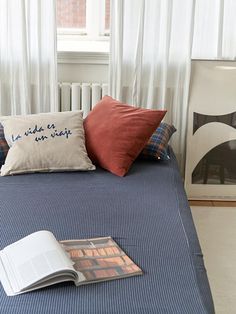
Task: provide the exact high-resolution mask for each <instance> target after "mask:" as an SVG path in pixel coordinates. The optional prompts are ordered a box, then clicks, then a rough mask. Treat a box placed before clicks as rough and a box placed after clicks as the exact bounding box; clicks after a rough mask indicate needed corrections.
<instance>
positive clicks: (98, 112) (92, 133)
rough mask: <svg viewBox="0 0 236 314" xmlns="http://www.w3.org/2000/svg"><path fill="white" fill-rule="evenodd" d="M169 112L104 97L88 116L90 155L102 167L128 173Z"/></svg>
mask: <svg viewBox="0 0 236 314" xmlns="http://www.w3.org/2000/svg"><path fill="white" fill-rule="evenodd" d="M165 113H166V110H150V109H141V108H137V107H133V106H129V105H127V104H124V103H121V102H119V101H117V100H115V99H113V98H112V97H110V96H105V97H103V99H102V100H101V101H100V102H99V103H98V104H97V105H96V106H95V107H94V109H93V110H92V111H91V112H90V113H89V115H88V116H87V118H86V119H85V120H84V130H85V139H86V147H87V152H88V155H89V157H90V158H91V160H92V161H93V162H94V163H95V164H97V165H100V166H101V167H102V168H104V169H106V170H108V171H110V172H112V173H114V174H116V175H118V176H124V175H125V174H126V173H127V172H128V170H129V168H130V166H131V165H132V163H133V161H134V160H135V159H136V157H137V156H138V155H139V153H140V152H141V151H142V149H143V147H144V146H145V144H146V143H147V141H148V140H149V138H150V137H151V135H152V134H153V132H154V131H155V130H156V128H157V127H158V125H159V124H160V122H161V120H162V119H163V117H164V116H165Z"/></svg>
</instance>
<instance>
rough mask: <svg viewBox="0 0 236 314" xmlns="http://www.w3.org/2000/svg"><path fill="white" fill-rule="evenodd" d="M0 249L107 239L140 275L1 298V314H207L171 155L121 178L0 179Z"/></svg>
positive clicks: (202, 274) (208, 303) (103, 174)
mask: <svg viewBox="0 0 236 314" xmlns="http://www.w3.org/2000/svg"><path fill="white" fill-rule="evenodd" d="M0 195H1V197H0V209H1V212H0V214H1V249H2V248H3V247H5V246H6V245H8V244H10V243H12V242H14V241H16V240H18V239H20V238H22V237H24V236H25V235H27V234H29V233H32V232H34V231H37V230H41V229H47V230H50V231H52V232H53V233H54V235H55V236H56V237H57V239H58V240H61V239H73V238H75V239H76V238H89V237H97V236H108V235H111V236H112V237H113V238H114V239H115V240H116V241H117V242H118V244H119V245H120V246H121V247H122V248H123V250H124V251H125V252H126V253H127V254H128V255H129V256H130V257H131V258H132V259H133V260H134V262H135V263H137V264H138V265H139V266H140V267H141V268H142V270H143V271H144V275H143V276H137V277H131V278H126V279H120V280H115V281H109V282H104V283H99V284H92V285H88V286H81V287H79V288H76V287H75V286H74V285H73V283H64V284H59V285H55V286H51V287H48V288H45V289H42V290H38V291H35V292H31V293H28V294H24V295H20V296H15V297H7V296H6V295H5V292H4V290H3V288H2V286H1V287H0V309H1V310H0V311H1V313H5V314H8V313H24V314H25V313H35V314H36V313H50V314H52V313H67V314H69V313H162V314H163V313H181V314H184V313H187V314H194V313H196V314H201V313H214V306H213V302H212V297H211V292H210V288H209V284H208V279H207V275H206V269H205V267H204V262H203V256H202V252H201V249H200V246H199V242H198V238H197V234H196V231H195V227H194V224H193V220H192V216H191V212H190V208H189V205H188V201H187V198H186V195H185V192H184V189H183V184H182V179H181V177H180V174H179V171H178V167H177V162H176V159H175V156H174V154H173V152H172V151H171V160H170V161H168V162H155V161H140V160H137V161H136V162H135V163H134V164H133V166H132V168H131V170H130V172H129V173H128V175H127V176H126V177H124V178H121V177H117V176H115V175H113V174H111V173H109V172H107V171H104V170H102V169H100V168H98V169H97V170H96V171H91V172H71V173H48V174H42V173H41V174H26V175H18V176H9V177H1V178H0Z"/></svg>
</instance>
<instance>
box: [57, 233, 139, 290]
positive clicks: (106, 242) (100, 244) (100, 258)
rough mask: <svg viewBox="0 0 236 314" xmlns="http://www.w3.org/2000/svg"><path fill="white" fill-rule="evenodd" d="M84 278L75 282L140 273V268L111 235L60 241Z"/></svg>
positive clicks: (94, 280) (75, 267)
mask: <svg viewBox="0 0 236 314" xmlns="http://www.w3.org/2000/svg"><path fill="white" fill-rule="evenodd" d="M60 243H61V244H62V246H63V248H64V250H65V251H66V252H67V253H68V254H69V255H70V258H71V259H72V260H73V262H74V265H73V266H74V269H75V270H76V271H78V272H80V273H82V274H83V276H84V277H85V280H84V281H83V282H82V281H80V282H77V284H82V283H90V282H97V281H104V280H110V279H117V278H122V277H128V276H133V275H141V274H142V270H141V269H140V268H139V267H138V266H137V265H136V264H135V263H134V262H133V261H132V260H131V259H130V258H129V257H128V256H127V255H126V254H125V253H124V252H123V251H122V249H121V248H120V247H119V246H118V244H117V243H116V242H115V241H114V240H113V239H112V238H111V237H104V238H95V239H86V240H69V241H60Z"/></svg>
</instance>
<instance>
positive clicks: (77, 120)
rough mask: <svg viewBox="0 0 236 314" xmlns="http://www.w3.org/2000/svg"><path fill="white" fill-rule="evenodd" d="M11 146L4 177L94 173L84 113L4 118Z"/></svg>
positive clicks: (1, 119)
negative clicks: (75, 172) (63, 172)
mask: <svg viewBox="0 0 236 314" xmlns="http://www.w3.org/2000/svg"><path fill="white" fill-rule="evenodd" d="M0 122H1V123H2V124H3V126H4V133H5V138H6V141H7V143H8V145H9V146H10V149H9V152H8V154H7V158H6V160H5V164H4V165H3V166H2V168H1V176H6V175H11V174H18V173H25V172H45V171H46V172H47V171H74V170H94V169H95V167H94V165H93V164H92V162H91V161H90V159H89V158H88V155H87V151H86V148H85V139H84V128H83V114H82V112H81V111H74V112H73V111H68V112H59V113H41V114H34V115H33V114H32V115H25V116H12V117H10V116H9V117H0Z"/></svg>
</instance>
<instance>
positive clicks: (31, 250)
mask: <svg viewBox="0 0 236 314" xmlns="http://www.w3.org/2000/svg"><path fill="white" fill-rule="evenodd" d="M141 274H142V270H141V269H140V268H139V267H138V266H137V265H135V264H134V262H133V261H132V260H131V259H130V258H129V257H128V256H127V255H126V254H125V253H124V252H123V251H122V250H121V248H120V247H119V246H118V245H117V243H116V242H115V241H114V240H113V239H112V238H111V237H104V238H94V239H85V240H68V241H60V242H58V241H57V240H56V238H55V237H54V235H53V234H52V233H51V232H49V231H46V230H42V231H38V232H35V233H32V234H30V235H28V236H27V237H25V238H23V239H21V240H19V241H17V242H15V243H13V244H11V245H8V246H7V247H5V248H4V249H3V250H2V251H0V280H1V282H2V285H3V287H4V289H5V291H6V293H7V295H9V296H12V295H17V294H20V293H24V292H28V291H31V290H35V289H40V288H43V287H46V286H49V285H53V284H56V283H59V282H64V281H74V283H75V285H77V286H79V285H83V284H89V283H94V282H99V281H106V280H111V279H118V278H123V277H128V276H133V275H141Z"/></svg>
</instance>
